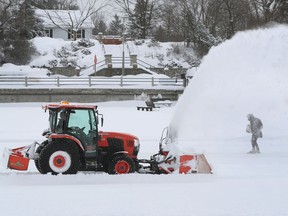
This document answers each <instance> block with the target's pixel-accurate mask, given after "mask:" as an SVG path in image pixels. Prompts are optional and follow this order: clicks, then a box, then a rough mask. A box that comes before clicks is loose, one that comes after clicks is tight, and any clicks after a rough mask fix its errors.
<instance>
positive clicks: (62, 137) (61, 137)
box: [48, 133, 84, 151]
mask: <svg viewBox="0 0 288 216" xmlns="http://www.w3.org/2000/svg"><path fill="white" fill-rule="evenodd" d="M48 139H68V140H72V141H74V142H75V143H76V144H77V145H78V146H79V147H80V148H81V149H82V150H83V151H84V147H83V145H82V143H81V142H80V140H79V139H77V138H76V137H74V136H71V135H68V134H53V133H52V134H50V135H49V137H48Z"/></svg>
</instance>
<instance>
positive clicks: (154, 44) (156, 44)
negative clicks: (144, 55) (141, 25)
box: [147, 39, 161, 47]
mask: <svg viewBox="0 0 288 216" xmlns="http://www.w3.org/2000/svg"><path fill="white" fill-rule="evenodd" d="M147 46H148V47H161V45H160V42H159V41H156V40H155V39H151V40H150V41H149V42H148V43H147Z"/></svg>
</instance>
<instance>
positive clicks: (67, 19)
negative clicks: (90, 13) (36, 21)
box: [35, 9, 94, 29]
mask: <svg viewBox="0 0 288 216" xmlns="http://www.w3.org/2000/svg"><path fill="white" fill-rule="evenodd" d="M35 14H36V16H38V17H39V18H40V19H41V20H42V21H43V25H44V27H45V28H57V26H56V25H55V24H54V23H56V24H57V25H58V26H60V27H61V28H72V27H73V28H74V29H80V28H85V29H87V28H89V29H91V28H94V25H93V22H92V19H91V17H87V15H86V13H85V12H82V11H80V10H41V9H36V10H35ZM86 17H87V19H85V18H86ZM83 20H84V21H83ZM53 22H54V23H53Z"/></svg>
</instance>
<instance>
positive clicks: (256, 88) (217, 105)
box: [170, 25, 288, 145]
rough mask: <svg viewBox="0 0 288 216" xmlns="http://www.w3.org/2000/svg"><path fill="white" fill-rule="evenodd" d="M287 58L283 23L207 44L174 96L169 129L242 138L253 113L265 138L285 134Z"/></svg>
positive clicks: (188, 136)
mask: <svg viewBox="0 0 288 216" xmlns="http://www.w3.org/2000/svg"><path fill="white" fill-rule="evenodd" d="M287 59H288V26H287V25H279V26H276V27H273V28H269V29H259V30H252V31H246V32H242V33H238V34H236V35H235V36H234V37H233V38H232V39H231V40H228V41H226V42H224V43H223V44H221V45H219V46H218V47H215V48H212V49H211V50H210V52H209V54H208V55H207V56H206V57H205V58H204V60H203V62H202V64H201V65H200V67H199V69H198V71H197V73H196V75H195V77H194V78H193V79H192V80H191V82H190V84H189V86H188V87H187V88H186V90H185V92H184V94H183V96H182V97H181V99H180V100H179V102H178V104H177V107H176V111H175V114H174V117H173V119H172V121H171V125H170V127H171V130H172V131H174V133H176V134H177V135H178V139H179V140H182V141H181V142H184V143H185V141H188V140H189V142H190V143H191V142H193V140H194V139H198V141H199V140H215V139H217V138H221V139H237V138H241V137H242V138H243V137H245V136H247V134H246V132H245V128H246V125H247V124H248V121H247V118H246V116H247V114H248V113H253V114H254V115H255V116H256V117H259V118H260V119H261V120H262V122H263V124H264V129H263V133H264V138H265V137H266V138H267V137H270V138H272V137H275V136H279V135H280V136H281V135H285V134H287V128H288V121H287V119H288V95H287V83H288V73H287V72H288V71H287V68H288V61H287ZM195 144H196V143H193V145H195Z"/></svg>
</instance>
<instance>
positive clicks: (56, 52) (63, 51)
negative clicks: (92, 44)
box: [54, 47, 71, 58]
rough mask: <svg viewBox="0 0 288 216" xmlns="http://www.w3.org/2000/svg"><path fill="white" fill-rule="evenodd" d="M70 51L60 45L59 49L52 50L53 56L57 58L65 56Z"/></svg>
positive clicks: (68, 54) (67, 55)
mask: <svg viewBox="0 0 288 216" xmlns="http://www.w3.org/2000/svg"><path fill="white" fill-rule="evenodd" d="M70 55H71V53H70V52H69V51H68V50H67V48H66V47H61V49H60V50H56V49H55V50H54V56H55V57H57V58H67V57H69V56H70Z"/></svg>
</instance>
